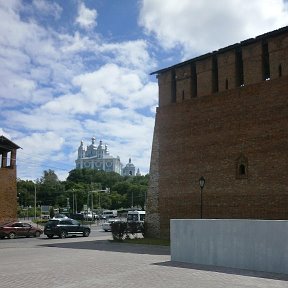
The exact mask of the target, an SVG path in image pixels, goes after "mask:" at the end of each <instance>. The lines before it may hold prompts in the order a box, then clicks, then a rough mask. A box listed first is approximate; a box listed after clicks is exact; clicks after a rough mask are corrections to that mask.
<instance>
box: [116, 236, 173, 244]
mask: <svg viewBox="0 0 288 288" xmlns="http://www.w3.org/2000/svg"><path fill="white" fill-rule="evenodd" d="M113 241H114V240H113ZM121 242H122V243H129V244H146V245H161V246H170V240H167V239H158V238H133V239H124V240H123V241H121Z"/></svg>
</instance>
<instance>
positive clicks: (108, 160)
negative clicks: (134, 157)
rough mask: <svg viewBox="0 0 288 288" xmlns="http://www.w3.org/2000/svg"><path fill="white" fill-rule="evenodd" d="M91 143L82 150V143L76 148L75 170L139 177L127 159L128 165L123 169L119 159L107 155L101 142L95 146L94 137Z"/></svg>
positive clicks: (106, 148) (105, 147) (107, 152)
mask: <svg viewBox="0 0 288 288" xmlns="http://www.w3.org/2000/svg"><path fill="white" fill-rule="evenodd" d="M91 140H92V143H91V144H90V145H88V146H87V148H86V149H85V148H84V143H83V141H81V144H80V146H79V148H78V158H77V160H76V161H75V162H76V169H81V168H88V169H96V170H103V171H105V172H116V173H118V174H120V175H122V176H135V175H136V176H140V175H141V174H140V171H139V169H137V172H136V168H135V166H134V164H133V163H132V162H131V159H129V163H127V164H126V166H125V167H123V164H122V163H121V161H120V157H119V156H117V157H113V156H112V155H110V154H109V150H108V146H107V145H106V144H105V145H103V143H102V141H99V145H98V146H97V145H96V144H95V140H96V139H95V137H92V139H91Z"/></svg>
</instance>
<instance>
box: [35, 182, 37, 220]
mask: <svg viewBox="0 0 288 288" xmlns="http://www.w3.org/2000/svg"><path fill="white" fill-rule="evenodd" d="M36 194H37V189H36V183H35V184H34V219H35V220H36V217H37V207H36V202H37V201H36Z"/></svg>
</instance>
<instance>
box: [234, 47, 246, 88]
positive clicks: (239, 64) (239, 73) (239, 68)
mask: <svg viewBox="0 0 288 288" xmlns="http://www.w3.org/2000/svg"><path fill="white" fill-rule="evenodd" d="M236 85H237V86H238V87H242V86H244V72H243V59H242V50H241V48H238V49H237V51H236Z"/></svg>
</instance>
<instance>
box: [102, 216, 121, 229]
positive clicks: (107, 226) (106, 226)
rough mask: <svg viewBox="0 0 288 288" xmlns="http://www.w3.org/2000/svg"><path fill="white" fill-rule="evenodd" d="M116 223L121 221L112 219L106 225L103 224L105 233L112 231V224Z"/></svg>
mask: <svg viewBox="0 0 288 288" xmlns="http://www.w3.org/2000/svg"><path fill="white" fill-rule="evenodd" d="M116 221H120V219H115V218H111V219H109V220H108V221H106V222H105V223H103V224H102V229H103V230H104V231H105V232H108V231H111V224H112V223H114V222H116Z"/></svg>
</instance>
